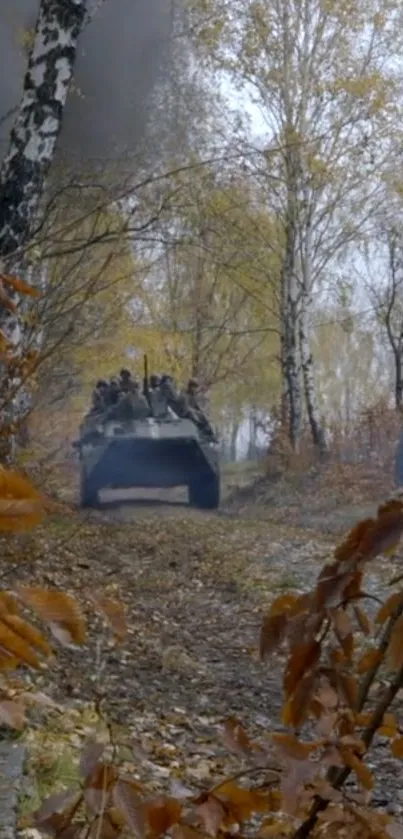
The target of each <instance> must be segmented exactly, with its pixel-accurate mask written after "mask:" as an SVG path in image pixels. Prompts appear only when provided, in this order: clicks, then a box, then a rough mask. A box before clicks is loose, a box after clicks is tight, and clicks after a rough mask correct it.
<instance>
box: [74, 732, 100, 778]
mask: <svg viewBox="0 0 403 839" xmlns="http://www.w3.org/2000/svg"><path fill="white" fill-rule="evenodd" d="M104 751H105V746H104V745H103V744H102V743H97V742H95V740H90V741H89V742H88V743H86V745H85V747H84V749H83V752H82V754H81V758H80V774H81V775H82V777H83V778H88V776H89V775H92V773H93V772H94V770H95V768H96V767H97V765H98V763H99V761H100V760H101V758H102V755H103V753H104Z"/></svg>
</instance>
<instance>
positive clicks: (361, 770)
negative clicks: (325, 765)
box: [339, 746, 374, 790]
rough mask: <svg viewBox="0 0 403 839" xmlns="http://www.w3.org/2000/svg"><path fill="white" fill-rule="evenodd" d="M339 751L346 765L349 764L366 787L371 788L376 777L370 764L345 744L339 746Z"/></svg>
mask: <svg viewBox="0 0 403 839" xmlns="http://www.w3.org/2000/svg"><path fill="white" fill-rule="evenodd" d="M339 752H340V755H341V758H342V760H343V761H344V763H345V764H346V766H349V767H350V769H352V770H353V772H355V774H356V776H357V779H358V780H359V781H360V782H361V784H362V785H363V787H364V789H368V790H371V789H372V788H373V786H374V779H373V777H372V773H371V772H370V770H369V769H368V766H366V765H365V763H363V762H362V760H360V758H359V757H357V755H355V754H354V752H352V751H351V750H350V749H348V748H345V747H344V746H339Z"/></svg>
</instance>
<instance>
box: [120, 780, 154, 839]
mask: <svg viewBox="0 0 403 839" xmlns="http://www.w3.org/2000/svg"><path fill="white" fill-rule="evenodd" d="M112 797H113V803H114V804H115V806H116V807H117V808H118V810H120V812H121V813H122V815H123V816H124V818H125V821H126V824H127V827H129V828H130V830H132V831H133V833H134V834H135V836H137V837H144V836H145V833H146V829H145V824H146V822H145V807H144V802H143V801H142V799H141V798H140V796H139V793H138V787H137V785H136V784H132V783H131V782H130V781H124V780H122V779H119V780H118V781H117V783H116V784H115V785H114V787H113V790H112Z"/></svg>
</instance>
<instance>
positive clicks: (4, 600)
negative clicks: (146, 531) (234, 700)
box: [0, 470, 403, 839]
mask: <svg viewBox="0 0 403 839" xmlns="http://www.w3.org/2000/svg"><path fill="white" fill-rule="evenodd" d="M24 481H25V479H23V478H21V477H16V476H14V475H12V473H8V472H6V471H4V470H3V471H2V473H1V475H0V501H1V503H0V529H2V527H3V525H2V522H3V521H4V528H3V529H7V530H12V529H17V528H18V529H20V528H21V526H23V522H25V525H26V526H28V527H31V526H33V525H34V524H35V523H36V521H37V520H38V517H39V518H40V516H41V515H42V512H41V508H40V505H41V501H40V498H39V496H38V495H37V494H36V493H35V491H34V490H33V489H32V488H31V487H30V486H29V485H28V483H26V484H25V483H24ZM24 487H25V489H24ZM3 501H4V503H3ZM6 501H7V503H5V502H6ZM20 502H24V503H25V505H26V506H24V507H22V508H21V507H20V506H19V504H20ZM14 503H15V505H16V506H15V510H14V507H13V504H14ZM12 522H14V523H15V527H14V524H13V526H11V523H12ZM402 533H403V501H402V500H399V499H391V500H390V501H388V502H387V503H386V504H384V505H382V506H381V507H380V508H379V510H378V513H377V516H376V518H374V519H367V520H365V521H362V522H360V523H359V524H358V525H357V526H356V527H354V528H353V530H352V531H351V532H350V533H349V534H348V536H347V538H346V539H345V541H344V542H342V544H340V545H339V546H338V547H337V548H336V550H335V552H334V556H333V558H332V561H331V562H329V563H328V564H327V565H325V567H324V568H323V569H322V571H321V573H320V574H319V577H318V580H317V584H316V586H315V588H314V590H313V591H311V592H309V593H307V594H303V595H293V594H283V595H282V596H280V597H278V598H277V599H276V600H275V601H274V602H273V603H272V605H271V608H270V610H269V612H268V614H267V615H266V616H265V618H264V621H263V624H262V628H261V635H260V653H261V658H262V659H263V660H265V659H267V658H269V657H270V656H271V655H277V654H278V652H279V651H280V648H283V651H284V653H285V666H284V674H283V688H284V706H283V710H282V719H281V722H282V724H283V726H284V727H285V728H286V729H288V731H286V732H281V733H279V732H273V733H270V732H267V738H265V739H263V741H262V742H256V741H254V740H253V739H252V738H251V737H250V736H249V734H248V732H247V731H246V730H245V729H244V727H243V726H242V724H241V722H240V721H239V720H238V719H235V718H230V719H228V720H226V722H225V723H224V726H223V736H224V742H225V744H226V746H227V748H228V749H229V750H231V751H232V752H234V753H235V754H237V755H239V759H240V769H239V772H237V774H236V775H235V776H234V777H232V778H227V779H226V780H224V781H223V782H220V783H219V784H218V785H216V786H214V787H212V788H210V789H206V790H205V791H203V792H202V793H201V794H200V792H199V793H198V794H197V795H195V796H193V795H192V793H191V792H189V791H188V790H186V791H185V794H184V795H180V794H179V793H178V795H177V796H159V797H157V798H156V797H155V795H152V794H150V793H149V791H148V790H147V788H145V787H144V786H143V785H142V784H140V783H138V782H137V781H135V780H134V779H133V778H131V777H128V776H127V775H125V774H122V772H121V771H120V769H119V766H118V765H117V764H116V761H115V760H114V759H113V755H114V753H115V751H116V750H115V749H113V748H112V750H109V751H108V750H107V749H106V747H105V744H100V743H97V742H90V743H88V744H87V746H86V748H85V749H84V751H83V754H82V757H81V763H80V772H81V783H80V785H79V787H78V788H77V789H69V790H66V791H65V792H63V793H58V794H56V795H53V796H51V797H50V798H49V799H48V800H47V801H45V802H44V804H43V806H42V807H41V808H40V810H39V811H37V812H36V814H35V815H34V817H33V822H34V824H35V826H36V827H37V828H38V829H39V830H41V831H43V832H44V833H46V835H50V836H54V837H59V839H84V837H86V839H87V837H88V839H95V837H96V839H118V837H120V836H121V837H124V836H133V837H137V839H160V838H161V837H163V836H164V835H165V834H167V833H169V834H170V835H171V836H172V837H173V839H203V837H206V836H210V837H217V839H223V837H224V836H225V834H228V833H233V832H237V833H239V832H241V835H246V834H247V835H254V836H256V837H258V839H268V837H293V839H305V837H309V836H326V837H327V839H336V837H342V836H348V837H352V839H403V827H402V826H400V825H399V824H397V822H395V821H393V819H392V818H391V817H390V816H388V815H386V814H383V813H380V812H378V811H376V810H375V809H374V808H373V807H371V791H372V788H373V785H374V779H373V776H372V773H371V770H370V768H369V765H368V753H369V751H370V749H371V745H372V743H373V739H374V736H375V734H376V733H377V732H378V733H380V734H382V735H383V736H385V737H387V738H388V739H389V743H390V750H391V754H392V755H393V756H395V757H396V758H402V757H403V732H402V731H401V729H400V727H399V721H398V719H397V717H396V716H395V714H394V713H393V708H392V705H393V702H394V700H395V698H396V696H397V693H398V691H399V690H400V688H401V687H403V590H401V589H400V588H399V583H400V582H401V580H402V579H403V575H402V577H401V578H398V579H396V580H394V581H393V585H394V588H393V591H392V593H391V594H390V595H389V597H388V598H387V599H386V600H385V602H381V601H380V602H378V603H377V607H378V608H377V613H376V615H375V618H374V619H371V617H370V615H369V614H368V612H367V609H366V604H367V603H368V602H371V601H373V600H374V599H375V600H377V598H374V596H373V595H370V594H368V593H367V592H366V591H365V584H364V581H365V574H366V571H367V569H368V567H369V565H370V563H371V562H373V560H375V559H376V557H378V556H380V555H383V556H385V555H388V554H389V553H390V552H392V551H395V550H396V547H397V545H398V543H399V541H400V538H401V535H402ZM93 604H94V606H96V607H97V608H99V609H101V610H102V611H103V613H104V614H105V615H106V616H107V617H108V619H109V622H110V624H111V626H112V629H113V631H114V633H115V636H116V638H117V639H119V640H121V639H122V638H123V637H124V634H125V629H126V627H125V621H124V614H123V611H122V608H121V606H120V604H119V603H115V602H112V601H110V600H108V599H107V598H104V597H103V596H102V595H97V596H94V597H93ZM26 609H30V610H32V611H33V612H34V613H35V614H36V615H37V616H38V617H39V618H40V620H41V621H42V622H44V623H45V624H46V625H47V626H48V628H49V630H50V633H51V635H53V637H54V638H55V639H56V640H57V641H58V642H61V643H62V644H76V645H77V644H82V643H84V641H85V632H86V623H85V618H84V615H83V613H82V610H81V608H80V606H79V605H78V603H77V602H76V601H75V600H74V599H73V598H71V597H70V596H69V595H68V594H67V593H66V592H60V591H50V590H45V589H42V588H33V587H22V588H20V589H19V590H17V591H15V592H1V593H0V669H1V670H3V671H5V672H6V671H7V669H13V670H15V668H16V667H17V666H18V665H21V664H23V665H26V666H29V667H32V668H38V667H40V666H41V662H42V661H43V660H44V659H45V660H46V659H49V658H50V656H51V655H52V654H53V653H52V646H51V641H50V639H49V638H48V637H46V636H45V634H43V633H42V632H41V631H40V630H39V629H38V628H37V627H36V626H34V625H33V623H31V622H30V621H29V620H28V619H27V618H26V617H25V611H24V612H23V610H26ZM380 673H382V676H383V678H382V679H380V678H379V676H380ZM28 701H35V694H32V693H30V694H29V695H28V694H26V693H24V690H23V689H22V690H20V692H18V689H16V688H15V686H14V687H13V688H12V689H11V687H10V688H9V690H8V691H7V683H5V685H3V689H2V696H1V700H0V719H1V720H2V722H3V723H8V724H10V725H12V726H14V727H17V728H20V727H22V726H23V725H24V722H25V706H26V704H27V702H28ZM38 701H41V697H40V695H38ZM111 745H112V746H113V743H112V744H111ZM352 773H353V774H354V776H355V780H356V783H357V785H358V788H359V791H358V792H357V793H354V794H352V793H351V791H349V793H348V794H347V793H346V791H345V783H346V781H347V779H348V778H349V776H350V775H351V774H352Z"/></svg>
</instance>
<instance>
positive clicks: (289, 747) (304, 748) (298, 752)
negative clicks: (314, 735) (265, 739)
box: [271, 732, 317, 760]
mask: <svg viewBox="0 0 403 839" xmlns="http://www.w3.org/2000/svg"><path fill="white" fill-rule="evenodd" d="M271 739H272V741H273V743H274V745H275V746H276V748H277V749H278V751H279V753H280V755H281V756H282V757H289V758H293V759H294V760H306V759H307V758H308V757H309V755H310V754H312V752H314V751H315V749H316V748H317V745H316V743H301V741H300V740H298V739H297V738H296V737H294V735H293V734H281V733H278V732H274V733H273V734H272V735H271Z"/></svg>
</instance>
